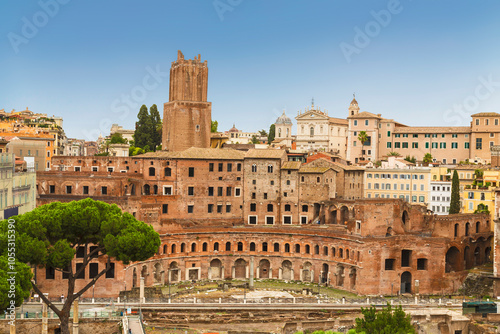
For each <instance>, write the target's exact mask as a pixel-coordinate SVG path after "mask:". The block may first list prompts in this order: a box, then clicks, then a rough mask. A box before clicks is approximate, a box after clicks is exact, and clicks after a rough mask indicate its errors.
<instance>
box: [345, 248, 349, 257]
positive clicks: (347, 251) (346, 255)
mask: <svg viewBox="0 0 500 334" xmlns="http://www.w3.org/2000/svg"><path fill="white" fill-rule="evenodd" d="M345 258H346V259H349V250H348V249H346V250H345Z"/></svg>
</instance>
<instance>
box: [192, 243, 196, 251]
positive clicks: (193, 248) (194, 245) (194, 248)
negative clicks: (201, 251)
mask: <svg viewBox="0 0 500 334" xmlns="http://www.w3.org/2000/svg"><path fill="white" fill-rule="evenodd" d="M191 252H196V244H195V243H194V242H193V243H192V244H191Z"/></svg>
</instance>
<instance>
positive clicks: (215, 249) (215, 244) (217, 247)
mask: <svg viewBox="0 0 500 334" xmlns="http://www.w3.org/2000/svg"><path fill="white" fill-rule="evenodd" d="M218 250H219V243H218V242H216V243H214V251H218Z"/></svg>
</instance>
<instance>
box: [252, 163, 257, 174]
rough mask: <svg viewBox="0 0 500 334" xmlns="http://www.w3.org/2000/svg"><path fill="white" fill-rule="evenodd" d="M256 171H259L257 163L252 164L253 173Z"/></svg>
mask: <svg viewBox="0 0 500 334" xmlns="http://www.w3.org/2000/svg"><path fill="white" fill-rule="evenodd" d="M256 172H257V165H256V164H253V165H252V173H256Z"/></svg>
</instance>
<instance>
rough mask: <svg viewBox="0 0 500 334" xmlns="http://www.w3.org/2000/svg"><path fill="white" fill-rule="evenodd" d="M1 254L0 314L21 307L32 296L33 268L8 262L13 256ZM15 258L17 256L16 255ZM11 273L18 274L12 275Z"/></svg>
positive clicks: (15, 261)
mask: <svg viewBox="0 0 500 334" xmlns="http://www.w3.org/2000/svg"><path fill="white" fill-rule="evenodd" d="M8 253H9V252H6V253H4V254H0V312H1V313H3V312H4V311H6V310H9V311H11V310H12V309H13V306H12V303H13V305H14V307H18V306H21V304H22V303H23V301H24V299H26V298H28V297H29V296H30V291H31V278H32V277H33V273H32V272H31V268H30V267H29V266H28V265H26V264H25V263H22V262H18V261H17V260H14V261H13V262H10V263H9V262H8V257H9V256H10V255H13V254H8ZM14 257H15V255H14ZM10 273H16V274H15V275H12V274H10Z"/></svg>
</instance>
